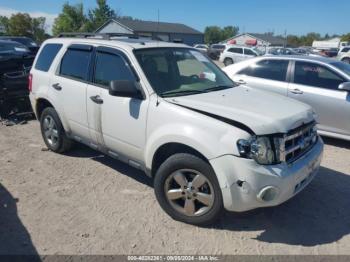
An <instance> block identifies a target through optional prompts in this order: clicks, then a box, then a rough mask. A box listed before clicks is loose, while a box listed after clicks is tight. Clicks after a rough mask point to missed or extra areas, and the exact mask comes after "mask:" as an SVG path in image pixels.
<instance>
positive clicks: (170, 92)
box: [160, 90, 205, 97]
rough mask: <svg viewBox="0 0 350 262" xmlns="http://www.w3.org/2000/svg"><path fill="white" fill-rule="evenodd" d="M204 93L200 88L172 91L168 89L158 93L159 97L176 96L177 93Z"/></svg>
mask: <svg viewBox="0 0 350 262" xmlns="http://www.w3.org/2000/svg"><path fill="white" fill-rule="evenodd" d="M201 93H205V92H204V91H202V90H182V91H179V90H174V91H168V92H165V93H162V94H160V96H161V97H170V96H177V95H184V96H185V95H196V94H201Z"/></svg>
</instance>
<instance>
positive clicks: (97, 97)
mask: <svg viewBox="0 0 350 262" xmlns="http://www.w3.org/2000/svg"><path fill="white" fill-rule="evenodd" d="M90 99H91V100H92V101H93V102H94V103H96V104H99V105H101V104H103V99H102V98H101V97H100V96H99V95H96V96H90Z"/></svg>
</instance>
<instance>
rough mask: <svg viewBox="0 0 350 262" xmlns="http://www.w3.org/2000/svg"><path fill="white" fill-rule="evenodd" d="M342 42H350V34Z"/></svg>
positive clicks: (343, 37)
mask: <svg viewBox="0 0 350 262" xmlns="http://www.w3.org/2000/svg"><path fill="white" fill-rule="evenodd" d="M341 41H344V42H350V33H348V34H346V35H343V36H342V38H341Z"/></svg>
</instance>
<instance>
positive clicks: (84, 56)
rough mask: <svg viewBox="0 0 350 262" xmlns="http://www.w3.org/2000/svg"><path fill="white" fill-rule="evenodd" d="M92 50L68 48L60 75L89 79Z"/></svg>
mask: <svg viewBox="0 0 350 262" xmlns="http://www.w3.org/2000/svg"><path fill="white" fill-rule="evenodd" d="M90 57H91V51H87V50H80V49H68V50H67V52H66V53H65V55H64V56H63V58H62V61H61V68H60V75H62V76H67V77H71V78H75V79H78V80H84V81H87V80H88V72H89V63H90Z"/></svg>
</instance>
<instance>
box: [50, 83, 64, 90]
mask: <svg viewBox="0 0 350 262" xmlns="http://www.w3.org/2000/svg"><path fill="white" fill-rule="evenodd" d="M52 87H53V88H55V89H56V90H57V91H61V90H62V86H60V84H59V83H56V84H53V85H52Z"/></svg>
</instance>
